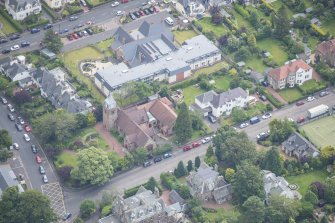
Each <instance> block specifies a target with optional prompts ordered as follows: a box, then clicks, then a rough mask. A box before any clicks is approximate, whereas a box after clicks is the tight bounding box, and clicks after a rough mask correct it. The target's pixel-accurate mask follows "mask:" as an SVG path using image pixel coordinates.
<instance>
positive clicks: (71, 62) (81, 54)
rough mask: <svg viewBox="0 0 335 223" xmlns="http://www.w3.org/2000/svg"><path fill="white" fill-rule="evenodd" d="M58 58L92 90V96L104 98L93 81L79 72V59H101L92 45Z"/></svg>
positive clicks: (101, 99) (101, 56)
mask: <svg viewBox="0 0 335 223" xmlns="http://www.w3.org/2000/svg"><path fill="white" fill-rule="evenodd" d="M60 58H61V59H62V60H63V62H64V64H65V67H66V68H67V69H69V70H70V71H71V73H72V74H73V75H74V76H75V77H76V78H78V80H80V81H82V82H84V83H85V84H87V86H88V87H89V89H90V91H91V92H92V96H93V97H95V98H96V99H98V100H99V101H101V102H102V101H103V100H104V97H103V95H102V94H101V93H100V92H99V91H98V89H97V88H96V87H95V86H94V83H92V81H91V80H90V79H89V78H88V77H87V76H85V75H82V74H81V73H80V71H79V67H78V66H79V62H80V61H83V60H88V59H92V60H101V59H103V55H102V54H101V53H100V52H99V51H97V50H96V49H94V48H93V47H89V46H88V47H84V48H81V49H78V50H74V51H71V52H68V53H65V54H62V55H61V57H60Z"/></svg>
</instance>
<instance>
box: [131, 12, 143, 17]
mask: <svg viewBox="0 0 335 223" xmlns="http://www.w3.org/2000/svg"><path fill="white" fill-rule="evenodd" d="M133 14H134V15H135V16H136V18H140V17H141V14H140V13H139V12H137V11H135V12H133Z"/></svg>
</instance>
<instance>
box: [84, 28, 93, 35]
mask: <svg viewBox="0 0 335 223" xmlns="http://www.w3.org/2000/svg"><path fill="white" fill-rule="evenodd" d="M85 31H86V32H87V33H88V34H89V35H93V34H94V33H93V31H92V29H90V28H86V29H85Z"/></svg>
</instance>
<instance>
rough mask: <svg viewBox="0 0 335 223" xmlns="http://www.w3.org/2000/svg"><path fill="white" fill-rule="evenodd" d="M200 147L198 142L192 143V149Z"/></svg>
mask: <svg viewBox="0 0 335 223" xmlns="http://www.w3.org/2000/svg"><path fill="white" fill-rule="evenodd" d="M200 145H201V143H200V142H194V143H192V148H197V147H199V146H200Z"/></svg>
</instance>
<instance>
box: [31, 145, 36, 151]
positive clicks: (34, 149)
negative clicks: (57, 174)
mask: <svg viewBox="0 0 335 223" xmlns="http://www.w3.org/2000/svg"><path fill="white" fill-rule="evenodd" d="M31 151H32V152H33V153H37V148H36V146H35V145H31Z"/></svg>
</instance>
